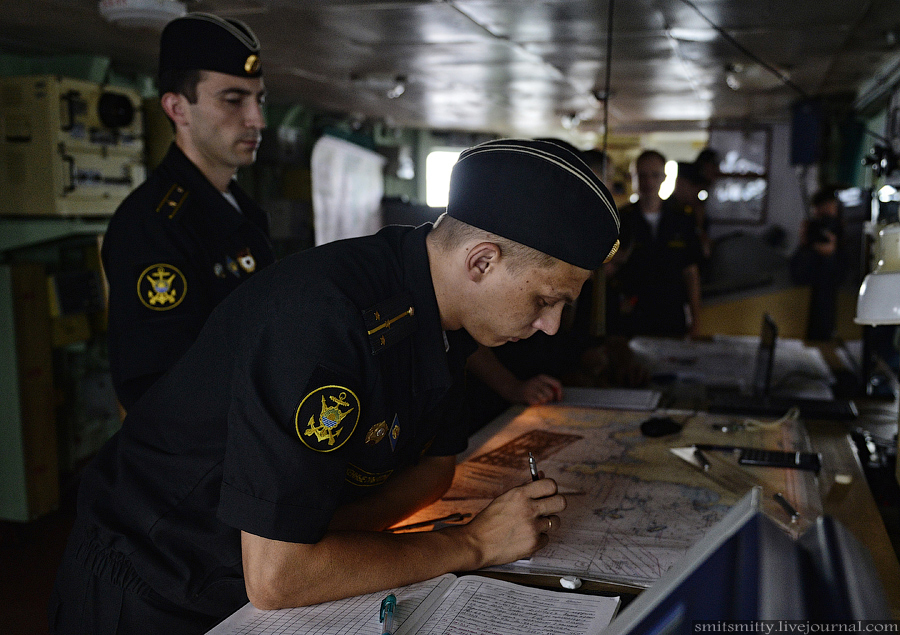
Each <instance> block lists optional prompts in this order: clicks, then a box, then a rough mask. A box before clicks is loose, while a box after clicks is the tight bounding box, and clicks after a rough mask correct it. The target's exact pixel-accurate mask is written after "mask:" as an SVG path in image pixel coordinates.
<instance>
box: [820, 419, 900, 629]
mask: <svg viewBox="0 0 900 635" xmlns="http://www.w3.org/2000/svg"><path fill="white" fill-rule="evenodd" d="M807 430H808V432H809V436H810V441H811V443H812V446H813V449H814V450H815V451H817V452H823V453H827V456H828V457H829V458H830V459H831V460H832V462H836V463H837V464H836V465H827V466H823V467H827V469H828V477H829V478H830V479H833V478H834V475H835V474H844V475H847V476H849V477H850V478H851V479H852V480H851V481H850V483H848V484H846V485H840V484H836V483H834V482H833V481H832V482H831V483H823V484H822V485H823V491H822V494H823V500H822V504H823V512H824V513H825V514H827V515H829V516H831V517H833V518H834V519H836V520H838V521H840V523H841V524H842V525H844V527H846V528H847V529H848V530H849V531H850V533H851V534H853V536H854V537H855V538H856V539H857V540H858V541H859V542H860V543H862V544H863V545H864V546H865V547H866V549H867V550H868V551H869V554H870V555H871V556H872V561H873V563H874V565H875V569H876V571H877V573H878V577H879V580H880V581H881V584H882V587H883V588H884V593H885V596H886V598H887V602H888V607H889V608H890V611H891V615H892V616H893V618H894V619H900V562H898V560H897V554H896V553H895V551H894V547H893V545H892V544H891V540H890V538H889V536H888V533H887V529H886V528H885V526H884V522H883V521H882V519H881V514H880V513H879V511H878V506H877V505H876V503H875V499H874V498H873V497H872V492H871V490H870V489H869V485H868V483H867V482H866V477H865V474H864V472H863V470H862V465H861V464H860V462H859V457H858V456H857V454H856V450H855V448H854V446H853V443H852V441H851V439H850V437H849V435H848V434H847V432H846V428H844V427H843V426H838V425H832V424H819V423H812V424H808V425H807Z"/></svg>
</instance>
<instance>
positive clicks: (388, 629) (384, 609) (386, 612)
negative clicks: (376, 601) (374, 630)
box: [379, 593, 397, 635]
mask: <svg viewBox="0 0 900 635" xmlns="http://www.w3.org/2000/svg"><path fill="white" fill-rule="evenodd" d="M396 608H397V598H396V596H395V595H394V594H393V593H391V594H390V595H388V596H387V597H386V598H384V599H383V600H382V601H381V612H380V613H379V621H381V622H382V623H384V627H382V629H381V635H392V633H393V632H394V610H395V609H396Z"/></svg>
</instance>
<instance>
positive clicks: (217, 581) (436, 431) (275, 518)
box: [70, 225, 475, 632]
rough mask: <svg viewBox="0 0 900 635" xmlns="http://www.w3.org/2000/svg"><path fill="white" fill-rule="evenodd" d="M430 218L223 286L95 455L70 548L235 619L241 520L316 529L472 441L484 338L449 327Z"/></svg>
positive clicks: (98, 569) (313, 538) (240, 597)
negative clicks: (473, 392) (472, 382)
mask: <svg viewBox="0 0 900 635" xmlns="http://www.w3.org/2000/svg"><path fill="white" fill-rule="evenodd" d="M429 229H430V225H423V226H422V227H419V228H416V229H413V228H409V227H389V228H386V229H384V230H382V231H381V232H379V233H378V234H376V235H374V236H370V237H365V238H357V239H352V240H346V241H338V242H335V243H330V244H327V245H324V246H322V247H318V248H316V249H312V250H307V251H304V252H300V253H297V254H294V255H292V256H289V257H287V258H285V259H283V260H281V261H280V262H279V263H277V264H275V265H272V266H270V267H268V268H267V269H266V270H265V271H263V272H261V273H259V274H258V275H255V276H253V278H252V279H251V280H250V281H248V282H247V283H246V284H244V285H241V287H240V288H239V289H237V290H236V291H235V292H234V293H232V294H231V295H230V296H229V297H228V298H226V299H225V300H224V301H223V302H222V304H221V305H220V306H219V307H218V308H217V309H216V311H214V312H213V314H212V316H211V317H210V319H209V321H208V322H207V325H206V326H205V328H204V329H203V332H202V333H201V335H200V337H199V339H198V340H197V342H196V344H195V345H194V346H193V347H192V348H191V349H190V350H189V351H188V353H187V354H186V355H185V356H184V357H183V358H182V359H181V360H180V361H179V362H178V363H176V365H175V366H173V368H172V369H171V371H170V372H169V373H167V374H166V375H165V376H164V377H163V378H162V379H160V380H159V381H158V382H156V383H155V384H154V385H153V386H152V387H151V388H150V389H149V390H148V392H147V393H146V395H145V396H144V398H143V399H141V400H140V401H139V402H138V403H137V404H136V405H135V406H134V408H133V409H132V410H131V411H130V412H129V413H128V416H127V417H126V419H125V422H124V424H123V426H122V429H121V431H120V432H118V433H117V434H116V435H115V436H114V437H113V439H112V440H111V441H110V442H109V443H108V444H107V445H106V446H104V448H103V449H102V450H101V451H100V453H99V455H98V457H97V458H96V460H95V461H94V462H93V463H92V465H91V466H89V468H88V469H87V470H86V473H85V474H84V477H83V482H82V484H81V489H80V491H79V498H78V515H79V518H78V521H77V524H76V530H75V531H74V532H73V538H72V540H79V541H81V545H80V547H79V548H78V549H72V545H71V544H70V552H71V551H78V552H80V553H81V554H82V555H80V556H79V558H80V559H81V560H83V561H84V562H86V563H88V565H87V566H90V567H92V568H93V570H94V571H95V573H97V575H107V576H109V575H119V576H120V577H124V578H128V579H130V580H131V581H130V582H129V581H128V580H126V582H125V583H126V584H146V585H149V586H150V587H151V588H152V589H153V590H154V592H155V593H156V594H158V595H160V596H163V597H164V598H165V599H166V600H167V601H168V602H171V603H173V604H175V605H177V606H179V607H183V608H185V609H190V610H193V611H198V612H202V613H204V614H206V615H215V616H219V617H225V616H227V615H228V614H230V613H231V612H233V611H235V610H236V609H238V608H239V607H240V606H242V605H243V604H244V603H246V601H247V596H246V592H245V589H244V580H243V577H242V569H241V549H240V531H239V530H244V531H247V532H250V533H253V534H256V535H259V536H263V537H266V538H271V539H274V540H281V541H289V542H299V543H315V542H317V541H318V540H320V539H321V538H322V537H323V535H324V534H325V531H326V528H327V526H328V523H329V521H330V519H331V517H332V515H333V513H334V511H335V509H336V508H337V507H338V506H339V505H340V504H342V503H344V502H346V501H349V500H352V499H354V498H355V497H358V496H361V495H363V494H367V493H370V492H372V491H374V490H375V489H376V488H378V487H379V486H380V485H381V484H383V483H384V482H385V481H386V480H387V479H389V478H390V477H391V475H392V474H393V473H394V472H396V471H397V470H400V469H402V468H403V467H405V466H409V465H411V464H414V463H415V462H417V461H418V460H419V458H420V457H421V456H422V455H423V453H426V452H427V453H429V454H431V455H442V456H449V455H454V454H457V453H459V452H460V451H462V450H463V449H465V446H466V442H467V440H466V431H467V427H468V422H467V420H466V417H465V416H463V414H464V411H463V410H462V409H463V408H464V403H463V402H464V400H463V399H462V398H461V390H462V382H463V364H464V361H465V358H466V357H468V355H469V354H471V353H472V352H473V351H474V349H475V343H474V341H473V340H472V339H471V337H469V336H468V334H466V333H465V331H456V332H450V333H447V334H446V339H445V335H444V333H443V331H442V330H441V326H440V319H439V315H438V307H437V301H436V299H435V295H434V290H433V287H432V282H431V275H430V270H429V266H428V258H427V253H426V249H425V236H426V235H427V233H428V231H429ZM112 564H115V566H112ZM110 569H115V570H116V571H117V572H118V573H117V574H116V573H115V572H114V573H113V574H110V573H109V570H110ZM123 570H126V571H129V572H133V573H129V574H128V575H124V576H123V574H122V571H123ZM134 576H136V577H137V578H138V579H139V580H138V582H135V581H134ZM151 630H152V629H149V628H148V632H150V631H151Z"/></svg>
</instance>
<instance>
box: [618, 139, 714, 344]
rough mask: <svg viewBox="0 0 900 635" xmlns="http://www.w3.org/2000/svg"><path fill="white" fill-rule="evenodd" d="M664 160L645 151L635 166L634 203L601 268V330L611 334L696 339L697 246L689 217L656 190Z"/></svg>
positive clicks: (624, 215)
mask: <svg viewBox="0 0 900 635" xmlns="http://www.w3.org/2000/svg"><path fill="white" fill-rule="evenodd" d="M665 165H666V159H665V157H664V156H663V155H662V154H660V153H659V152H657V151H655V150H646V151H644V152H642V153H641V155H640V156H638V158H637V160H636V161H635V166H634V169H635V177H636V180H637V191H638V200H637V202H636V203H633V204H632V205H628V206H626V207H625V208H623V209H622V214H621V221H622V235H621V241H622V249H620V250H619V252H618V253H617V254H616V255H615V256H614V257H613V258H612V260H611V261H610V263H609V264H608V265H607V274H608V276H607V307H608V311H607V327H608V329H609V332H610V333H612V334H622V335H626V336H629V337H630V336H635V335H652V336H664V337H665V336H667V337H684V336H685V335H688V334H689V335H691V336H696V335H697V334H698V333H699V326H700V325H699V310H700V270H699V267H698V263H699V262H700V258H701V252H700V242H699V238H698V235H697V228H696V224H695V221H694V219H693V217H692V216H689V215H687V214H685V213H684V211H683V209H682V208H681V207H680V206H679V205H678V204H677V203H676V202H675V201H674V200H673V199H672V198H671V197H670V198H669V199H666V200H663V199H662V198H660V196H659V188H660V186H661V185H662V182H663V181H664V180H665V178H666V173H665Z"/></svg>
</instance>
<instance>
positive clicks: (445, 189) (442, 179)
mask: <svg viewBox="0 0 900 635" xmlns="http://www.w3.org/2000/svg"><path fill="white" fill-rule="evenodd" d="M460 152H462V149H459V150H456V149H444V150H433V151H432V152H429V153H428V156H427V157H426V158H425V202H426V203H427V204H428V205H429V206H430V207H447V199H448V196H449V194H450V171H451V170H453V165H454V164H455V163H456V159H457V158H458V157H459V153H460Z"/></svg>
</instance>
